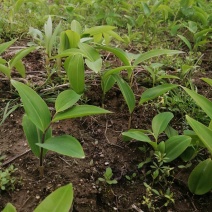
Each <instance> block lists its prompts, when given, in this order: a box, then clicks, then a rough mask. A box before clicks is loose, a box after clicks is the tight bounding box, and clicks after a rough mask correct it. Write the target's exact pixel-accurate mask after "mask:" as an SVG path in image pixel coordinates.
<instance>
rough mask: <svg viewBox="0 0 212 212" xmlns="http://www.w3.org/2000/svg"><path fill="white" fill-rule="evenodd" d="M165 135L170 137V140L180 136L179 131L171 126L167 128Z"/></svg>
mask: <svg viewBox="0 0 212 212" xmlns="http://www.w3.org/2000/svg"><path fill="white" fill-rule="evenodd" d="M165 133H166V135H167V136H168V138H170V137H172V136H175V135H178V131H177V130H175V129H174V128H172V127H171V126H169V125H168V126H167V128H166V129H165Z"/></svg>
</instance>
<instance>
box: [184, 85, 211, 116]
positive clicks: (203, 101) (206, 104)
mask: <svg viewBox="0 0 212 212" xmlns="http://www.w3.org/2000/svg"><path fill="white" fill-rule="evenodd" d="M182 88H183V89H184V90H185V91H186V93H188V95H190V96H191V98H192V99H194V101H195V102H196V103H197V105H199V106H200V107H201V108H202V109H203V110H204V112H205V113H206V114H207V115H208V116H209V117H210V118H211V119H212V102H211V101H210V100H208V99H207V98H205V97H204V96H202V95H200V94H197V93H196V92H194V91H192V90H190V89H188V88H185V87H182Z"/></svg>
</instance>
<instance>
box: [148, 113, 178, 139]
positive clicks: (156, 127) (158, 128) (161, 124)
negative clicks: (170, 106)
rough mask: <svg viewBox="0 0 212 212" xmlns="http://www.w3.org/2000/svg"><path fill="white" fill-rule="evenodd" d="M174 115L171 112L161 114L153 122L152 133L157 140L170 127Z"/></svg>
mask: <svg viewBox="0 0 212 212" xmlns="http://www.w3.org/2000/svg"><path fill="white" fill-rule="evenodd" d="M173 117H174V115H173V114H172V113H170V112H164V113H159V114H158V115H156V116H155V117H154V118H153V120H152V131H153V134H154V137H155V138H156V140H158V136H159V134H161V133H162V132H163V131H164V130H165V129H166V128H167V126H168V124H169V122H170V121H171V120H172V118H173Z"/></svg>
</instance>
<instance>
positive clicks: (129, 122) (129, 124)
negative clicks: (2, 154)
mask: <svg viewBox="0 0 212 212" xmlns="http://www.w3.org/2000/svg"><path fill="white" fill-rule="evenodd" d="M132 115H133V112H132V113H130V117H129V120H128V130H129V129H130V128H131V123H132Z"/></svg>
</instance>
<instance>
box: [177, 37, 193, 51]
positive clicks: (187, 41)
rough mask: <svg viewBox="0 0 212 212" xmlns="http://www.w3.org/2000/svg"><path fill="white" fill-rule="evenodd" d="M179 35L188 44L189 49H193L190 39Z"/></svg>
mask: <svg viewBox="0 0 212 212" xmlns="http://www.w3.org/2000/svg"><path fill="white" fill-rule="evenodd" d="M177 36H178V37H179V38H180V39H181V40H182V41H183V42H184V43H185V44H186V46H187V47H188V48H189V50H190V51H192V47H191V43H190V42H189V40H188V39H187V38H186V37H185V36H183V35H177Z"/></svg>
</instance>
